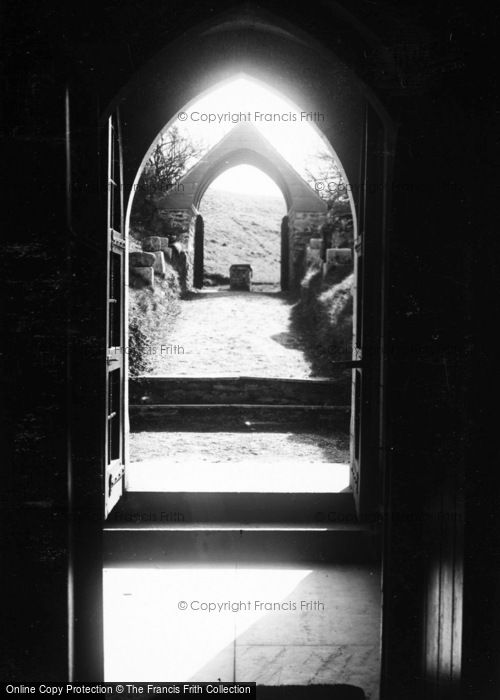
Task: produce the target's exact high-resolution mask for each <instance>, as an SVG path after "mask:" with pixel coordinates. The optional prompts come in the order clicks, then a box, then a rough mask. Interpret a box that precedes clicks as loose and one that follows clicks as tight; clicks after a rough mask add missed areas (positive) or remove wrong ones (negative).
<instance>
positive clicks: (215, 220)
mask: <svg viewBox="0 0 500 700" xmlns="http://www.w3.org/2000/svg"><path fill="white" fill-rule="evenodd" d="M200 213H201V215H202V216H203V219H204V222H205V274H207V275H216V274H218V275H223V276H224V277H228V276H229V266H230V265H232V264H234V263H248V264H250V265H251V266H252V269H253V281H254V282H267V283H277V282H279V279H280V227H281V219H282V218H283V216H285V214H286V209H285V202H284V200H283V199H282V198H281V197H275V196H270V195H249V194H239V193H235V192H224V191H222V190H212V189H209V190H207V192H206V194H205V196H204V197H203V200H202V202H201V205H200Z"/></svg>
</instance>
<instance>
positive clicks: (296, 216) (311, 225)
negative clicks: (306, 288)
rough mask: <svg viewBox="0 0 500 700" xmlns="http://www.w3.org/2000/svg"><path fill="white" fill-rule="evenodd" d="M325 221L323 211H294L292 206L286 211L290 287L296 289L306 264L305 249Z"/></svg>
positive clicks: (317, 235) (317, 234)
mask: <svg viewBox="0 0 500 700" xmlns="http://www.w3.org/2000/svg"><path fill="white" fill-rule="evenodd" d="M324 222H325V213H324V212H318V211H314V212H308V211H296V210H295V209H294V208H293V207H292V208H291V209H290V211H289V212H288V235H289V241H290V246H289V250H290V258H289V263H288V265H289V275H290V289H292V290H293V289H295V290H297V289H298V288H299V286H300V281H301V280H302V278H303V277H304V274H305V272H306V269H307V266H308V260H307V249H308V245H309V241H310V239H311V238H317V237H319V235H320V234H319V232H320V229H321V226H322V225H323V224H324Z"/></svg>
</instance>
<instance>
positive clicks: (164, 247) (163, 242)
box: [158, 236, 172, 260]
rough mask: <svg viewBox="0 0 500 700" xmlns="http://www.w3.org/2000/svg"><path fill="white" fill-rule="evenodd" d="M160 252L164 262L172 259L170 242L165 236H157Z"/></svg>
mask: <svg viewBox="0 0 500 700" xmlns="http://www.w3.org/2000/svg"><path fill="white" fill-rule="evenodd" d="M158 240H159V241H160V248H159V250H161V252H162V253H163V255H164V256H165V260H170V259H171V258H172V249H171V248H170V241H169V239H168V237H167V236H159V237H158Z"/></svg>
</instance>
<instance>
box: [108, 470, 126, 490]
mask: <svg viewBox="0 0 500 700" xmlns="http://www.w3.org/2000/svg"><path fill="white" fill-rule="evenodd" d="M124 474H125V467H120V468H119V470H118V471H117V472H116V473H115V474H114V475H113V474H110V475H109V478H108V496H111V492H112V491H113V488H114V487H115V486H116V484H117V483H118V482H119V481H120V479H123V475H124Z"/></svg>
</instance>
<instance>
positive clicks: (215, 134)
mask: <svg viewBox="0 0 500 700" xmlns="http://www.w3.org/2000/svg"><path fill="white" fill-rule="evenodd" d="M320 120H321V115H319V114H318V113H310V112H308V113H306V112H302V111H301V110H300V108H299V107H297V106H296V105H294V104H293V103H291V102H289V101H288V100H287V99H286V98H284V97H282V96H281V95H279V94H277V93H276V92H274V91H273V90H271V89H270V88H267V87H264V86H263V85H262V84H260V83H258V82H255V81H253V80H251V79H248V78H244V77H239V78H236V79H235V80H233V81H231V82H228V83H225V84H224V85H222V86H220V87H218V88H216V89H214V90H211V91H210V92H209V93H207V94H206V95H204V96H202V97H200V98H198V99H196V100H195V101H194V102H193V103H192V104H191V105H189V106H188V107H187V108H186V109H185V110H184V111H183V112H180V113H179V117H178V118H177V119H175V121H174V122H173V123H172V126H173V125H174V124H175V125H177V126H178V127H179V128H180V129H181V132H182V133H183V134H185V135H186V136H187V135H189V137H190V138H191V139H192V140H193V141H194V142H195V143H197V144H200V145H201V144H203V145H204V146H206V147H207V148H211V147H212V146H214V145H215V144H216V143H217V142H218V141H220V139H221V138H222V137H223V136H224V135H225V134H227V133H228V132H229V131H230V130H231V129H232V128H233V127H234V126H236V125H237V124H238V123H241V122H247V123H248V122H250V123H252V124H253V125H254V126H256V127H257V129H259V130H260V131H261V132H262V134H263V135H264V136H265V137H266V138H267V139H268V141H270V142H271V143H272V145H273V146H274V147H275V148H276V149H277V150H278V151H279V152H280V153H281V155H282V156H283V157H284V158H286V159H287V160H288V161H289V163H291V165H292V166H293V167H294V168H295V170H297V172H298V173H299V174H300V175H302V177H305V175H306V170H307V169H309V170H312V171H314V170H315V169H316V168H318V167H319V164H318V161H317V156H318V155H319V154H320V153H325V152H328V151H329V148H328V146H327V144H326V143H325V142H324V141H323V139H322V138H321V136H320V134H319V131H318V129H317V128H315V126H314V123H315V122H316V123H319V122H320ZM212 187H214V188H216V189H224V190H230V191H233V192H251V193H255V194H280V190H279V189H278V188H277V187H276V185H275V184H274V183H273V182H272V181H271V180H270V178H268V177H267V175H265V174H264V173H262V172H261V171H260V170H258V169H257V168H254V167H252V166H247V165H241V166H237V167H236V168H232V169H231V170H228V171H226V172H225V173H223V174H222V175H221V176H220V177H219V178H217V180H216V181H214V183H213V184H212Z"/></svg>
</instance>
